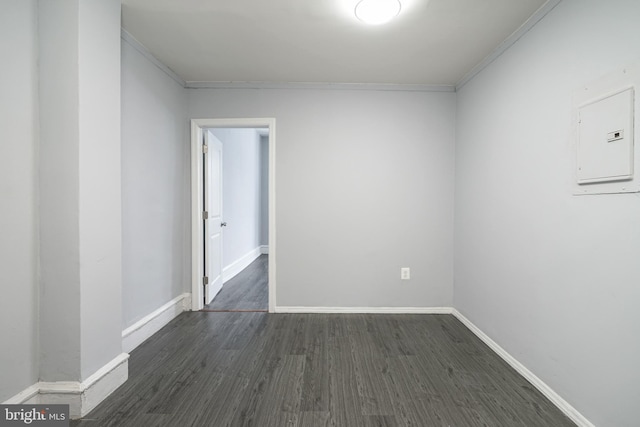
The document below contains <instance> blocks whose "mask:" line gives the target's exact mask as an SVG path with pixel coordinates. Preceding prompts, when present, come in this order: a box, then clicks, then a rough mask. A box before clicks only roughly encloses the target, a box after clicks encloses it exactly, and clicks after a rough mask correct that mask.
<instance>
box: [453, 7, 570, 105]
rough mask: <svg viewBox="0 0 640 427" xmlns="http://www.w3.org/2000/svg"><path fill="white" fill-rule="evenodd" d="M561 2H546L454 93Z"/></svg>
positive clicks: (464, 80)
mask: <svg viewBox="0 0 640 427" xmlns="http://www.w3.org/2000/svg"><path fill="white" fill-rule="evenodd" d="M561 1H562V0H548V1H547V2H546V3H545V4H543V5H542V6H540V8H539V9H538V10H537V11H536V12H535V13H534V14H533V15H531V17H529V19H527V20H526V21H525V23H524V24H522V25H521V26H520V27H519V28H518V29H517V30H515V31H514V32H513V33H512V34H511V35H510V36H509V37H507V38H506V39H505V40H504V41H503V42H502V43H500V44H499V45H498V47H496V48H495V49H494V50H493V51H492V52H491V53H490V54H489V55H487V56H486V57H485V58H484V59H483V60H482V61H480V62H479V63H478V64H477V65H476V66H475V67H473V68H472V69H471V70H470V71H469V72H468V73H467V74H465V75H464V77H462V79H460V81H459V82H458V83H457V84H456V85H455V90H456V92H457V91H458V90H460V89H461V88H462V87H463V86H464V85H465V84H467V83H468V82H469V81H471V80H472V79H473V78H474V77H475V76H476V75H478V74H479V73H480V72H481V71H482V70H484V69H485V68H487V67H488V66H489V65H491V63H492V62H493V61H495V60H496V59H498V58H499V57H500V55H502V54H503V53H504V52H505V51H506V50H507V49H509V48H510V47H511V46H513V45H514V44H515V43H516V42H517V41H518V40H520V38H521V37H522V36H524V35H525V34H527V33H528V32H529V30H531V29H532V28H533V27H534V26H535V25H536V24H537V23H538V22H540V21H541V20H542V18H544V17H545V16H547V14H548V13H549V12H551V11H552V10H553V9H554V8H555V7H556V6H557V5H558V4H560V2H561Z"/></svg>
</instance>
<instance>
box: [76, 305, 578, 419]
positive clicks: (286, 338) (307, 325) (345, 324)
mask: <svg viewBox="0 0 640 427" xmlns="http://www.w3.org/2000/svg"><path fill="white" fill-rule="evenodd" d="M72 425H75V426H82V427H85V426H91V427H97V426H118V427H123V426H132V427H133V426H136V427H140V426H143V427H148V426H171V427H174V426H175V427H183V426H185V427H186V426H215V427H221V426H260V427H269V426H272V427H284V426H292V427H301V426H336V427H360V426H361V427H370V426H392V427H395V426H421V427H424V426H442V427H464V426H487V427H499V426H505V427H514V426H531V427H544V426H548V427H563V426H573V424H572V422H571V421H570V420H569V419H568V418H566V417H565V416H564V415H563V414H562V413H561V412H560V411H559V410H558V409H557V408H556V407H555V406H554V405H552V404H551V403H550V402H549V401H548V400H547V399H546V398H545V397H544V396H542V395H541V394H540V393H539V392H538V391H537V390H536V389H534V388H533V386H531V385H530V384H529V383H528V382H527V381H526V380H525V379H524V378H522V377H521V376H520V375H518V374H517V373H516V372H515V371H514V370H513V369H511V368H510V367H509V366H508V365H507V364H506V363H505V362H504V361H503V360H502V359H500V358H499V357H498V356H497V355H496V354H494V353H493V352H492V351H491V350H490V349H489V348H488V347H487V346H485V345H484V344H483V343H482V342H481V341H480V340H479V339H478V338H477V337H476V336H475V335H473V334H472V333H471V332H470V331H469V330H468V329H466V328H465V326H464V325H463V324H462V323H460V322H459V321H458V320H457V319H456V318H455V317H453V316H451V315H392V314H380V315H368V314H268V313H260V312H253V313H252V312H187V313H183V314H182V315H180V316H179V317H177V318H176V319H174V320H173V321H172V322H171V323H170V324H168V325H167V326H166V327H164V328H163V329H162V330H160V331H159V332H158V333H157V334H156V335H154V336H153V337H151V338H150V339H149V340H147V341H146V342H145V343H143V344H142V345H140V346H139V347H138V348H136V349H135V350H134V351H133V352H132V353H131V358H130V361H129V380H128V381H127V382H126V383H125V384H124V385H123V386H121V387H120V388H119V389H118V390H116V391H115V392H114V393H113V394H112V395H111V396H110V397H108V398H107V399H106V400H105V401H104V402H103V403H102V404H101V405H99V406H98V407H97V408H96V409H95V410H94V411H93V412H91V413H90V414H89V415H88V416H87V417H85V418H84V419H83V420H81V421H75V422H74V423H73V424H72Z"/></svg>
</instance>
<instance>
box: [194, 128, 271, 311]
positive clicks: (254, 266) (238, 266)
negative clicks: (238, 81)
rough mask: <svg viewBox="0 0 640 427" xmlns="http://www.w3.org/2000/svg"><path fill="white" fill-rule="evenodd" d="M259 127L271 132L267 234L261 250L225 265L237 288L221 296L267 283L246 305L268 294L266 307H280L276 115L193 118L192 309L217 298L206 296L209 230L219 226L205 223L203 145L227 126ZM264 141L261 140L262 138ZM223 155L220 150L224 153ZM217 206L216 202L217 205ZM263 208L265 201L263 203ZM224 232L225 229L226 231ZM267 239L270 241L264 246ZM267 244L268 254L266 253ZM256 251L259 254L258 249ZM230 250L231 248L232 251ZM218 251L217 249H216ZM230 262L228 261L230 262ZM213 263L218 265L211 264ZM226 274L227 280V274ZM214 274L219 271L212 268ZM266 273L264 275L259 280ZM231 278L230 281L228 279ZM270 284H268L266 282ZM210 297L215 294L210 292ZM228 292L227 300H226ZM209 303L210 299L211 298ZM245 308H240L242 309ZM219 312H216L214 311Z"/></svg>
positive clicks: (231, 286) (261, 131)
mask: <svg viewBox="0 0 640 427" xmlns="http://www.w3.org/2000/svg"><path fill="white" fill-rule="evenodd" d="M251 128H253V129H256V130H258V133H259V134H260V135H261V136H265V135H267V136H268V144H266V147H264V148H265V149H266V152H267V154H268V155H267V156H266V157H267V158H266V159H265V160H266V163H267V164H268V174H267V179H266V181H267V185H266V186H267V188H268V202H267V201H266V200H265V201H264V207H265V208H267V206H268V208H267V211H268V233H267V235H265V236H263V237H262V238H261V242H260V246H259V248H256V249H255V250H253V251H250V253H247V254H245V256H242V257H240V258H239V259H237V260H234V262H232V263H230V264H229V262H227V264H228V265H227V266H226V267H227V268H225V269H224V272H223V273H222V277H223V281H224V282H225V286H226V285H227V283H226V282H228V285H229V289H230V290H231V289H233V292H226V293H225V291H224V288H225V286H223V291H222V292H221V293H220V294H219V295H220V298H221V302H222V303H224V302H225V301H226V302H227V303H228V301H229V300H230V299H233V298H236V297H237V296H238V295H239V294H240V293H241V292H242V286H243V285H244V286H245V287H250V286H251V283H252V282H253V284H254V285H256V286H263V289H264V287H265V286H266V288H267V290H266V295H263V296H260V295H259V292H254V293H253V294H252V293H248V294H247V298H248V299H249V300H252V301H247V304H246V309H247V310H250V311H254V310H253V307H252V305H253V306H255V305H256V304H259V300H260V298H262V299H263V302H264V296H267V298H268V311H269V312H274V311H275V307H276V292H275V290H276V280H275V277H276V274H275V272H276V259H277V257H276V254H277V252H276V246H275V242H276V239H275V235H276V226H275V224H276V221H275V219H276V218H275V189H276V185H275V147H276V135H275V119H272V118H268V119H194V120H192V121H191V187H192V188H191V200H192V203H191V205H192V215H191V226H192V227H191V228H192V239H191V240H192V245H191V247H192V285H191V288H192V298H191V306H192V310H202V309H203V308H211V307H215V304H216V301H215V299H214V301H213V302H212V304H210V305H208V306H206V305H205V301H204V299H205V297H206V296H207V292H208V291H207V285H206V283H207V279H208V278H207V277H206V274H205V273H206V272H207V267H208V265H210V264H211V263H209V260H208V255H209V254H207V248H206V244H204V243H205V242H206V241H207V238H208V237H209V234H211V235H212V236H213V234H214V233H213V232H212V230H213V231H216V230H219V229H216V228H215V227H214V228H210V225H211V224H208V222H207V216H208V215H209V212H207V210H206V209H205V208H206V207H207V200H206V198H205V197H204V192H205V189H206V182H205V180H207V179H208V175H207V173H208V172H207V167H206V165H205V160H207V159H209V157H208V156H203V151H204V150H205V149H204V148H203V143H204V141H205V138H207V134H210V135H209V136H214V138H215V134H216V133H217V134H220V133H221V132H222V131H224V130H229V129H238V130H239V131H240V130H242V129H251ZM261 142H262V141H261ZM223 156H224V154H222V157H223ZM214 204H215V203H214ZM261 206H262V204H261ZM224 222H226V218H220V223H221V224H224ZM225 230H226V229H225ZM265 243H266V244H265ZM266 248H268V255H266V254H265V252H267V249H266ZM256 251H258V252H256ZM230 252H232V251H230ZM213 253H215V251H213ZM227 261H229V260H227ZM213 265H215V263H213ZM266 271H268V279H267V277H266ZM225 272H226V275H227V276H228V277H227V278H226V279H225V278H224V276H225ZM214 274H215V272H214ZM261 277H262V279H261ZM229 278H230V279H229ZM265 281H266V282H267V283H264V282H265ZM210 296H211V295H210ZM223 296H224V298H223ZM207 302H208V301H207ZM243 308H245V307H244V306H241V307H240V309H241V310H242V309H243ZM216 311H217V310H216Z"/></svg>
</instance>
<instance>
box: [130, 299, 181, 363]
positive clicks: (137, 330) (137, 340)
mask: <svg viewBox="0 0 640 427" xmlns="http://www.w3.org/2000/svg"><path fill="white" fill-rule="evenodd" d="M190 309H191V294H189V293H185V294H182V295H180V296H178V297H176V298H174V299H172V300H171V301H169V302H168V303H166V304H165V305H163V306H162V307H160V308H158V309H157V310H155V311H154V312H152V313H150V314H148V315H146V316H145V317H143V318H142V319H140V320H139V321H137V322H136V323H134V324H133V325H131V326H129V327H128V328H127V329H125V330H124V331H122V351H124V352H126V353H130V352H131V351H132V350H133V349H134V348H136V347H137V346H139V345H140V344H142V343H143V342H144V341H145V340H146V339H147V338H149V337H150V336H151V335H153V334H155V333H156V332H158V331H159V330H160V329H161V328H162V327H163V326H164V325H166V324H167V323H169V322H170V321H172V320H173V319H174V318H176V317H177V316H178V315H179V314H180V313H182V312H183V311H186V310H190Z"/></svg>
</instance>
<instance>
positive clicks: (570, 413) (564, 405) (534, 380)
mask: <svg viewBox="0 0 640 427" xmlns="http://www.w3.org/2000/svg"><path fill="white" fill-rule="evenodd" d="M452 314H453V315H454V316H455V317H456V318H457V319H458V320H460V321H461V322H462V323H463V324H464V325H465V326H466V327H467V328H468V329H469V330H470V331H471V332H473V333H474V334H475V335H476V336H477V337H478V338H480V339H481V340H482V341H483V342H484V343H485V344H486V345H488V346H489V348H491V350H493V351H494V352H495V353H496V354H497V355H498V356H500V357H501V358H502V359H503V360H504V361H505V362H507V363H508V364H509V365H510V366H511V367H512V368H513V369H515V370H516V371H517V372H518V373H519V374H520V375H522V376H523V377H524V378H525V379H526V380H527V381H529V382H530V383H531V384H532V385H533V386H534V387H535V388H537V389H538V390H539V391H540V393H542V394H544V395H545V396H546V398H547V399H549V400H550V401H551V403H553V404H554V405H555V406H557V407H558V409H560V410H561V411H562V412H563V413H564V414H565V415H566V416H567V417H569V418H570V419H571V421H573V422H574V423H576V424H577V425H578V427H595V426H594V425H593V424H592V423H591V422H590V421H589V420H588V419H587V418H586V417H585V416H584V415H582V414H581V413H580V412H578V410H577V409H576V408H574V407H573V406H571V405H570V404H569V403H568V402H567V401H566V400H564V399H563V398H562V397H560V395H559V394H558V393H556V392H555V391H553V389H551V387H549V386H548V385H547V384H546V383H545V382H544V381H542V380H541V379H540V378H538V377H537V376H536V375H535V374H534V373H533V372H531V371H530V370H529V369H527V368H526V367H525V366H524V365H523V364H522V363H520V362H519V361H518V360H517V359H516V358H515V357H513V356H512V355H511V354H509V353H508V352H507V351H506V350H505V349H503V348H502V347H500V345H499V344H498V343H496V342H495V341H494V340H492V339H491V338H490V337H489V336H488V335H487V334H485V333H484V332H482V330H480V328H478V327H477V326H476V325H474V324H473V323H472V322H471V321H470V320H469V319H467V318H466V317H465V316H464V315H463V314H462V313H460V312H459V311H458V310H456V309H455V308H454V309H453V310H452Z"/></svg>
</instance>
